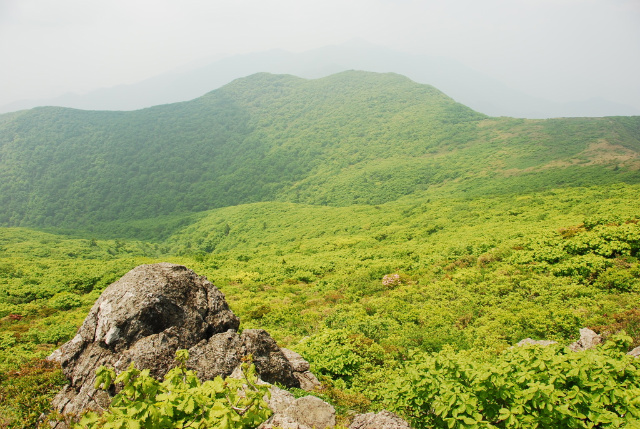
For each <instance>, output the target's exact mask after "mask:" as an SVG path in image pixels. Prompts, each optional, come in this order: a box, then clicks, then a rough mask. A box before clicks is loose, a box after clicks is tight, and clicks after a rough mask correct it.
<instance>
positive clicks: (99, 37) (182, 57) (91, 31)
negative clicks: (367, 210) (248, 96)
mask: <svg viewBox="0 0 640 429" xmlns="http://www.w3.org/2000/svg"><path fill="white" fill-rule="evenodd" d="M353 39H359V40H364V41H367V42H369V43H372V44H375V45H379V46H384V47H387V48H391V49H394V50H398V51H402V52H406V53H411V54H420V55H431V56H443V57H447V58H451V59H454V60H457V61H459V62H461V63H463V64H465V65H466V66H468V67H470V68H472V69H474V70H476V71H478V72H481V73H484V74H485V75H487V76H490V77H492V78H495V79H496V80H498V81H500V82H502V83H503V84H506V85H507V86H509V87H511V88H513V89H515V90H519V91H522V92H524V93H526V94H528V95H532V96H535V97H542V98H545V99H547V100H551V101H555V102H574V101H583V100H587V99H591V98H597V97H599V98H604V99H606V100H608V101H610V102H613V103H619V104H624V105H627V106H631V107H633V108H635V109H640V79H638V76H640V2H639V1H638V0H485V1H481V2H480V1H477V0H455V1H446V2H445V1H431V0H428V1H418V0H395V1H394V0H366V1H365V0H352V1H349V2H345V1H338V0H322V1H319V0H305V1H300V0H297V1H294V0H272V1H268V2H267V1H264V0H263V1H260V0H233V1H231V0H224V1H222V0H216V1H213V0H185V1H181V2H176V1H170V0H154V1H150V0H126V1H123V0H111V1H108V2H107V1H86V0H57V1H55V2H53V1H48V0H0V58H2V63H3V64H2V67H0V105H6V104H9V103H11V102H14V101H17V100H24V99H44V98H48V97H56V96H59V95H62V94H65V93H69V92H75V93H83V92H88V91H91V90H95V89H98V88H107V87H112V86H116V85H121V84H132V83H135V82H139V81H142V80H144V79H147V78H150V77H152V76H156V75H159V74H162V73H165V72H168V71H172V70H175V69H179V68H182V69H185V68H189V67H194V66H195V65H197V64H206V63H207V62H211V61H213V60H214V59H219V58H222V57H224V56H231V55H237V54H245V53H252V52H260V51H267V50H272V49H282V50H287V51H291V52H304V51H308V50H311V49H314V48H319V47H323V46H327V45H333V44H341V43H344V42H347V41H351V40H353ZM425 83H428V82H425ZM211 89H214V88H211Z"/></svg>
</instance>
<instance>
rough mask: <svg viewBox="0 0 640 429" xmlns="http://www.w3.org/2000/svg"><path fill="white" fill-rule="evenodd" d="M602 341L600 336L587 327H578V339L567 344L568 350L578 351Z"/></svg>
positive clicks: (592, 346)
mask: <svg viewBox="0 0 640 429" xmlns="http://www.w3.org/2000/svg"><path fill="white" fill-rule="evenodd" d="M600 343H602V337H601V336H600V335H598V334H596V333H595V332H593V331H592V330H591V329H589V328H582V329H580V339H579V340H578V341H576V342H575V343H572V344H569V350H571V351H572V352H580V351H583V350H590V349H592V348H594V347H595V346H597V345H598V344H600Z"/></svg>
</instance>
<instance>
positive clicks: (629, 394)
mask: <svg viewBox="0 0 640 429" xmlns="http://www.w3.org/2000/svg"><path fill="white" fill-rule="evenodd" d="M638 195H640V117H615V118H574V119H553V120H521V119H512V118H489V117H486V116H483V115H480V114H478V113H476V112H474V111H472V110H470V109H468V108H466V107H464V106H462V105H460V104H457V103H455V102H454V101H453V100H451V99H450V98H448V97H446V96H445V95H444V94H442V93H440V92H438V91H437V90H436V89H434V88H432V87H429V86H425V85H418V84H415V83H413V82H411V81H410V80H408V79H406V78H404V77H402V76H398V75H393V74H373V73H363V72H355V71H353V72H345V73H341V74H338V75H334V76H330V77H327V78H324V79H318V80H303V79H299V78H296V77H292V76H274V75H269V74H258V75H254V76H250V77H248V78H245V79H240V80H237V81H235V82H233V83H232V84H230V85H227V86H225V87H223V88H221V89H219V90H216V91H214V92H211V93H209V94H207V95H205V96H204V97H201V98H199V99H196V100H193V101H190V102H185V103H178V104H172V105H165V106H157V107H153V108H150V109H144V110H140V111H135V112H92V111H77V110H71V109H60V108H38V109H33V110H30V111H23V112H16V113H11V114H7V115H2V116H0V427H8V428H26V427H35V426H36V425H37V421H38V418H39V416H40V415H41V413H42V412H46V411H47V410H48V407H49V400H50V398H51V396H52V395H53V393H54V392H55V391H57V390H58V389H59V388H60V386H61V385H63V384H64V380H63V378H62V376H61V374H60V372H59V370H58V369H57V368H56V367H55V366H54V365H51V364H48V363H46V362H45V361H42V360H39V359H41V358H43V357H45V356H47V355H48V354H50V353H51V351H52V350H53V349H55V348H56V347H59V346H60V345H61V344H63V343H64V342H66V341H68V340H69V339H71V338H72V337H73V336H74V335H75V332H76V330H77V328H78V326H79V325H80V324H81V323H82V320H83V319H84V317H85V316H86V314H87V312H88V311H89V308H90V307H91V306H92V304H93V303H94V302H95V300H96V299H97V298H98V297H99V296H100V293H101V292H102V291H103V290H104V289H105V288H106V287H107V286H108V285H109V284H110V283H112V282H113V281H115V280H116V279H118V278H119V277H120V276H122V275H123V274H125V273H126V272H127V271H128V270H130V269H132V268H133V267H135V266H137V265H139V264H143V263H153V262H160V261H169V262H175V263H180V264H184V265H186V266H188V267H189V268H191V269H193V270H194V271H196V272H197V273H199V274H202V275H206V276H207V277H208V278H209V279H210V280H211V281H212V282H213V283H214V284H216V286H218V287H219V288H220V289H221V290H222V291H223V292H224V293H225V295H226V298H227V300H228V302H229V305H230V307H231V309H232V310H233V311H234V312H235V313H236V314H237V315H238V316H239V317H240V319H241V321H242V322H241V329H250V328H263V329H267V330H268V331H269V332H270V334H271V335H272V336H273V337H274V338H275V339H276V340H277V342H278V343H279V344H280V345H282V346H286V347H289V348H292V349H293V350H296V351H298V352H299V353H301V354H302V355H303V356H304V357H305V358H306V359H307V360H308V361H309V362H310V364H311V369H312V371H314V373H316V374H317V375H318V376H319V377H320V378H321V380H322V382H323V384H324V385H325V387H326V388H325V390H324V391H323V392H316V393H315V394H317V395H319V396H321V397H322V398H323V399H324V400H327V401H330V402H331V403H332V404H333V405H334V406H336V409H337V411H338V417H339V421H340V423H341V424H344V425H345V426H347V425H348V423H349V419H350V418H352V417H353V415H354V413H356V412H367V411H371V410H379V409H383V408H385V409H389V410H393V411H394V412H397V413H399V414H400V415H402V416H403V417H404V418H406V419H408V420H409V421H410V422H411V424H412V427H415V428H434V427H438V428H440V427H442V428H444V427H447V428H472V427H487V428H490V427H493V428H512V427H536V425H537V427H558V428H560V427H576V428H582V427H585V428H586V427H603V428H604V427H612V428H613V427H629V428H631V427H636V426H634V425H638V424H640V423H639V422H640V403H639V402H638V401H637V398H638V397H640V365H637V364H636V363H635V362H636V361H634V360H633V358H632V357H630V356H628V355H626V353H627V351H628V350H630V349H631V348H632V347H636V346H639V345H640V198H638ZM582 327H589V328H592V329H594V330H595V331H596V332H598V333H600V334H602V335H603V337H605V338H606V339H607V342H606V343H605V346H603V347H599V348H597V349H595V350H593V351H590V352H588V353H581V354H577V353H569V352H567V350H566V348H565V346H566V345H568V344H569V343H571V342H572V341H575V340H576V339H577V337H578V330H579V329H580V328H582ZM527 337H531V338H534V339H550V340H555V341H557V342H558V345H556V346H552V347H549V348H545V349H541V348H512V347H511V346H512V345H513V344H515V343H517V342H518V341H520V340H522V339H524V338H527ZM293 393H294V394H296V395H300V394H302V392H299V391H294V392H293ZM134 408H135V407H134ZM128 425H129V426H130V427H139V426H138V425H137V423H136V422H130V424H128Z"/></svg>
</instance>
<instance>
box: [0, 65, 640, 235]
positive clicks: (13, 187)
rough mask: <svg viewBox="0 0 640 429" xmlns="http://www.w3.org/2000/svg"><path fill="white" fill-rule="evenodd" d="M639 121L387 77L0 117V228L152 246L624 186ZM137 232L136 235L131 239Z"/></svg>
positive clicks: (294, 81) (277, 82)
mask: <svg viewBox="0 0 640 429" xmlns="http://www.w3.org/2000/svg"><path fill="white" fill-rule="evenodd" d="M639 152H640V118H638V117H620V118H593V119H555V120H522V119H510V118H489V117H487V116H485V115H483V114H480V113H478V112H475V111H474V110H472V109H470V108H468V107H465V106H463V105H461V104H459V103H456V102H455V101H454V100H452V99H451V98H449V97H447V96H446V95H445V94H443V93H442V92H440V91H438V90H437V89H435V88H434V87H431V86H428V85H421V84H417V83H415V82H413V81H411V80H410V79H408V78H406V77H403V76H400V75H397V74H377V73H369V72H358V71H348V72H343V73H339V74H336V75H332V76H329V77H326V78H321V79H316V80H305V79H301V78H298V77H294V76H289V75H271V74H266V73H260V74H256V75H252V76H249V77H247V78H243V79H238V80H236V81H234V82H232V83H231V84H229V85H226V86H224V87H222V88H220V89H218V90H215V91H213V92H211V93H209V94H207V95H205V96H203V97H200V98H197V99H195V100H193V101H189V102H182V103H175V104H170V105H162V106H157V107H153V108H148V109H142V110H138V111H133V112H106V111H105V112H103V111H81V110H74V109H67V108H55V107H46V108H36V109H33V110H29V111H21V112H16V113H11V114H5V115H2V116H0V225H3V226H29V227H41V228H42V227H48V228H66V229H75V230H78V229H80V230H87V229H90V230H93V231H96V232H101V231H102V232H109V233H111V234H113V232H114V230H113V228H114V223H117V224H118V225H120V226H121V225H122V224H123V223H126V222H137V221H144V220H151V219H153V222H151V221H150V222H149V223H148V224H147V225H146V226H139V227H136V228H134V229H133V230H131V231H129V232H128V234H130V235H134V236H135V235H140V234H142V233H143V232H142V231H141V230H140V228H141V229H145V228H147V229H148V228H150V227H151V225H153V226H152V228H153V230H154V231H155V232H154V234H161V230H162V228H163V226H162V225H164V224H165V223H167V222H168V223H171V222H174V221H175V219H176V216H177V217H179V218H180V219H185V218H184V216H187V215H191V214H194V213H199V212H202V211H205V210H209V209H213V208H218V207H227V206H233V205H238V204H245V203H252V202H259V201H288V202H296V203H304V204H312V205H332V206H348V205H353V204H367V205H375V204H382V203H385V202H389V201H394V200H396V199H398V198H400V197H401V196H404V195H410V194H413V193H417V192H424V191H429V192H430V193H432V194H434V195H435V194H437V193H438V192H441V193H454V194H458V195H467V196H471V195H488V194H505V193H517V192H523V191H532V190H539V189H547V188H549V187H558V186H576V185H586V184H606V183H615V182H629V183H636V182H638V181H639V180H640V173H639V172H638V164H639V162H638V157H639ZM147 233H148V231H147Z"/></svg>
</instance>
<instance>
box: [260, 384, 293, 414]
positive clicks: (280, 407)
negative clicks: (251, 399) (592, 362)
mask: <svg viewBox="0 0 640 429" xmlns="http://www.w3.org/2000/svg"><path fill="white" fill-rule="evenodd" d="M269 392H270V393H271V397H270V398H268V399H267V400H266V401H267V404H269V408H271V411H273V413H274V414H282V413H283V412H284V411H285V410H286V409H287V408H289V407H290V406H291V404H293V403H294V402H295V400H296V398H295V397H294V396H293V395H292V394H291V393H290V392H287V391H286V390H283V389H280V388H279V387H277V386H271V387H270V388H269Z"/></svg>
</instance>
